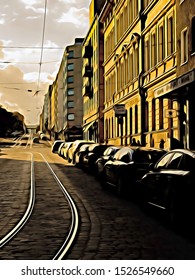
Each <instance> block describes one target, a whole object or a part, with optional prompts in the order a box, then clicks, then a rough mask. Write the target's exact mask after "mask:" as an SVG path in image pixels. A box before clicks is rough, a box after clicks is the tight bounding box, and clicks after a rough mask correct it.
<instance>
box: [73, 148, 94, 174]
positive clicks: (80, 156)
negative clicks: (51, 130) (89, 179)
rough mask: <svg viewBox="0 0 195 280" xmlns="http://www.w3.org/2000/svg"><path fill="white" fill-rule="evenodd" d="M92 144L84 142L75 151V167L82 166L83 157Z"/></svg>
mask: <svg viewBox="0 0 195 280" xmlns="http://www.w3.org/2000/svg"><path fill="white" fill-rule="evenodd" d="M90 145H93V144H84V145H82V146H81V147H80V149H79V150H78V151H77V152H76V153H75V164H76V166H77V167H79V168H82V167H83V157H84V156H85V155H86V154H87V153H88V149H89V146H90Z"/></svg>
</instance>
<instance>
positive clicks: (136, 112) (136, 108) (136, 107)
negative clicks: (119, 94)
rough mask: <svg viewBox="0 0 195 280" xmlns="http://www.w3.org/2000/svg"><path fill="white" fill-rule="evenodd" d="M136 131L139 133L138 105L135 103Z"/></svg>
mask: <svg viewBox="0 0 195 280" xmlns="http://www.w3.org/2000/svg"><path fill="white" fill-rule="evenodd" d="M135 133H138V106H137V105H135Z"/></svg>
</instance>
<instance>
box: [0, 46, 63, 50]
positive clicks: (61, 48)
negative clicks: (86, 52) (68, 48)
mask: <svg viewBox="0 0 195 280" xmlns="http://www.w3.org/2000/svg"><path fill="white" fill-rule="evenodd" d="M0 49H38V50H40V49H44V50H63V49H64V47H29V46H27V47H22V46H21V47H8V46H0Z"/></svg>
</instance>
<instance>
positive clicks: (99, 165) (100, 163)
mask: <svg viewBox="0 0 195 280" xmlns="http://www.w3.org/2000/svg"><path fill="white" fill-rule="evenodd" d="M120 148H121V147H120V146H110V147H108V148H107V149H106V150H105V151H104V153H103V155H102V156H100V157H99V158H98V159H97V160H96V162H95V165H96V168H95V169H96V176H97V179H99V180H101V179H102V172H103V168H104V164H105V163H106V162H107V161H108V160H109V159H111V158H112V157H113V156H114V155H115V153H116V152H117V151H118V150H119V149H120Z"/></svg>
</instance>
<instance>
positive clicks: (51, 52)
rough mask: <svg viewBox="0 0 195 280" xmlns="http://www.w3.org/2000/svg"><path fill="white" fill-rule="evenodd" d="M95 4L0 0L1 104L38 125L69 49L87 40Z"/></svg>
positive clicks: (84, 0) (86, 1) (80, 0)
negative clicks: (46, 100)
mask: <svg viewBox="0 0 195 280" xmlns="http://www.w3.org/2000/svg"><path fill="white" fill-rule="evenodd" d="M90 2H91V0H55V1H54V0H1V10H0V105H2V106H3V108H5V109H7V110H8V111H11V112H13V111H18V112H20V113H21V114H23V115H24V117H25V122H26V123H27V124H37V123H38V116H39V114H40V112H41V110H42V106H43V101H44V95H45V94H46V93H47V89H48V86H49V84H52V82H53V80H54V79H55V77H56V74H57V72H58V69H59V65H60V62H61V58H62V55H63V51H64V49H65V47H66V46H67V45H72V44H74V40H75V38H77V37H79V38H81V37H83V38H84V37H85V36H86V34H87V31H88V28H89V24H88V23H89V15H88V11H89V4H90ZM42 47H43V48H42ZM37 90H39V92H38V94H37V95H34V93H35V92H36V91H37Z"/></svg>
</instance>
